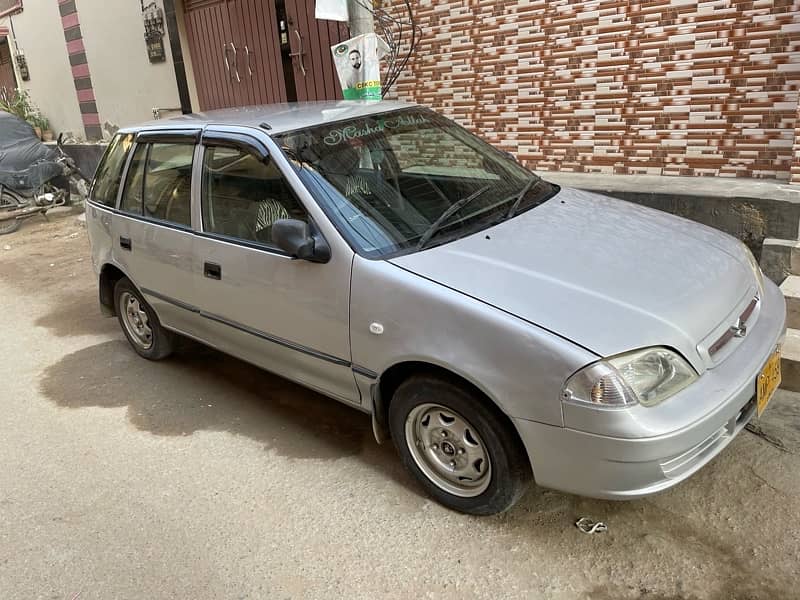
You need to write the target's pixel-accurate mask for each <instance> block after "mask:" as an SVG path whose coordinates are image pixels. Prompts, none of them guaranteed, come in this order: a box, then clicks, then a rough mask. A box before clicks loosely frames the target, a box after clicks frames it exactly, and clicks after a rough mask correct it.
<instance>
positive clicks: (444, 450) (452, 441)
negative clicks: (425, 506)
mask: <svg viewBox="0 0 800 600" xmlns="http://www.w3.org/2000/svg"><path fill="white" fill-rule="evenodd" d="M405 433H406V444H407V445H408V449H409V451H410V452H411V456H412V458H413V459H414V462H415V463H416V465H417V466H418V467H419V469H420V470H421V471H422V472H423V473H424V474H425V476H426V477H427V478H428V479H429V480H430V481H431V482H432V483H433V484H435V485H436V486H437V487H439V488H441V489H442V490H444V491H445V492H448V493H450V494H453V495H454V496H460V497H462V498H474V497H475V496H479V495H480V494H482V493H483V492H485V491H486V488H488V487H489V483H490V482H491V479H492V463H491V460H490V459H489V452H488V450H487V448H486V446H485V444H484V443H483V439H482V438H481V436H480V434H479V433H478V431H477V430H476V429H475V427H473V426H472V424H471V423H470V422H469V421H467V420H466V419H465V418H464V417H463V416H461V415H460V414H458V413H457V412H456V411H454V410H452V409H449V408H446V407H444V406H442V405H440V404H433V403H426V404H421V405H419V406H417V407H415V408H414V409H413V410H412V411H411V412H410V413H409V414H408V417H406V426H405Z"/></svg>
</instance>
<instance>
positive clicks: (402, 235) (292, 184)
mask: <svg viewBox="0 0 800 600" xmlns="http://www.w3.org/2000/svg"><path fill="white" fill-rule="evenodd" d="M86 212H87V222H88V227H89V235H90V238H91V245H92V259H93V262H94V266H95V269H96V270H97V273H98V276H99V288H100V303H101V305H102V308H103V310H104V311H105V312H106V313H107V314H109V315H116V316H117V317H118V318H119V321H120V324H121V326H122V330H123V331H124V333H125V335H126V336H127V339H128V340H129V341H130V343H131V345H132V346H133V349H134V350H135V351H136V352H138V353H139V354H140V355H141V356H143V357H145V358H148V359H152V360H157V359H163V358H165V357H166V356H168V355H169V354H170V352H171V351H172V349H173V346H174V343H175V339H176V335H180V336H186V337H188V338H191V339H194V340H198V341H200V342H202V343H205V344H208V345H209V346H213V347H214V348H218V349H219V350H221V351H223V352H226V353H229V354H231V355H233V356H236V357H239V358H241V359H243V360H245V361H248V362H250V363H253V364H255V365H258V366H260V367H263V368H264V369H267V370H269V371H271V372H273V373H276V374H278V375H280V376H283V377H286V378H288V379H291V380H293V381H296V382H299V383H300V384H302V385H305V386H307V387H309V388H312V389H314V390H317V391H318V392H320V393H322V394H325V395H327V396H329V397H331V398H333V399H335V400H338V401H341V402H344V403H346V404H349V405H351V406H354V407H356V408H358V409H361V410H362V411H364V412H366V413H369V414H370V415H371V418H372V422H373V428H374V431H375V435H376V437H377V438H378V440H379V441H381V440H383V439H388V438H391V439H392V440H393V441H394V444H395V445H396V447H397V450H398V452H399V454H400V456H401V458H402V460H403V462H404V463H405V466H406V467H407V468H408V469H409V470H410V472H411V473H412V474H413V475H414V476H415V477H416V478H417V479H418V480H419V482H420V484H421V485H422V487H424V488H425V489H426V490H427V492H428V493H430V494H431V495H432V496H433V497H435V498H436V499H437V500H438V501H439V502H441V503H442V504H444V505H446V506H448V507H451V508H454V509H456V510H460V511H464V512H467V513H473V514H492V513H496V512H499V511H503V510H506V509H508V508H509V507H511V506H512V505H513V504H514V503H515V502H516V501H517V500H518V499H519V498H520V496H521V495H522V494H523V491H524V490H525V489H526V486H527V485H528V483H529V482H531V481H535V483H536V484H537V485H538V486H542V487H548V488H553V489H556V490H563V491H566V492H571V493H575V494H581V495H585V496H592V497H597V498H611V499H626V498H636V497H640V496H644V495H647V494H652V493H654V492H658V491H660V490H664V489H666V488H669V487H670V486H673V485H675V484H677V483H678V482H680V481H682V480H684V479H686V478H687V477H689V476H690V475H691V474H692V473H694V472H696V471H697V470H698V469H700V468H701V467H702V466H703V465H705V464H706V463H708V462H709V461H710V460H711V459H712V458H713V457H714V456H715V455H717V454H718V453H719V452H720V451H721V450H722V449H723V448H724V447H725V446H726V445H727V444H728V443H729V442H730V441H731V440H732V439H733V437H734V436H736V435H737V434H738V433H739V432H740V431H741V430H742V428H743V427H744V426H745V424H747V423H748V421H750V420H751V419H752V418H754V416H755V415H760V414H761V412H762V411H763V410H764V409H765V407H766V405H767V403H768V402H769V399H770V397H771V395H772V393H773V392H774V390H775V388H776V387H777V386H778V383H779V382H780V350H779V349H780V344H781V341H782V337H783V336H784V331H785V324H784V321H785V306H784V300H783V298H782V296H781V294H780V293H779V291H778V289H777V288H776V286H775V285H774V284H773V283H772V282H771V281H769V280H766V279H764V277H763V276H762V274H761V271H760V270H759V267H758V264H757V263H756V261H755V259H754V258H753V255H752V254H751V253H750V251H749V250H748V249H747V248H746V247H745V246H744V245H743V244H742V243H741V242H739V241H737V240H736V239H734V238H732V237H729V236H727V235H725V234H723V233H720V232H718V231H715V230H713V229H709V228H708V227H704V226H702V225H699V224H697V223H693V222H690V221H687V220H684V219H681V218H678V217H675V216H671V215H668V214H665V213H662V212H658V211H655V210H650V209H647V208H643V207H641V206H637V205H634V204H629V203H627V202H623V201H619V200H614V199H611V198H606V197H603V196H599V195H597V194H591V193H586V192H582V191H578V190H574V189H562V188H560V187H558V186H557V185H553V184H551V183H548V182H547V181H545V180H544V179H541V178H539V177H537V176H536V175H534V174H532V173H531V172H530V171H528V170H526V169H525V168H524V167H523V166H521V165H520V164H518V163H517V162H516V161H515V160H513V158H512V157H511V156H510V155H508V154H507V153H505V152H502V151H500V150H498V149H496V148H494V147H492V146H490V145H489V144H487V143H485V142H484V141H482V140H480V139H479V138H477V137H475V136H474V135H472V134H470V133H468V132H467V131H466V130H464V129H462V128H461V127H459V126H458V125H456V124H455V123H453V122H452V121H450V120H448V119H446V118H444V117H442V116H440V115H438V114H436V113H434V112H433V111H431V110H428V109H426V108H423V107H419V106H415V105H408V104H401V103H395V102H378V103H354V102H340V103H324V104H297V105H280V106H265V107H255V108H246V109H238V110H230V111H222V112H211V113H208V114H200V115H190V116H186V117H181V118H178V119H175V120H169V121H158V122H155V123H153V124H149V125H142V126H139V127H131V128H127V129H122V130H121V131H120V132H119V133H118V134H117V135H116V137H115V138H114V139H113V141H112V143H111V144H110V146H109V149H108V151H107V152H106V155H105V157H104V158H103V161H102V163H101V165H100V166H99V168H98V172H97V176H96V179H95V181H94V184H93V187H92V190H91V197H90V200H89V202H88V203H87V208H86Z"/></svg>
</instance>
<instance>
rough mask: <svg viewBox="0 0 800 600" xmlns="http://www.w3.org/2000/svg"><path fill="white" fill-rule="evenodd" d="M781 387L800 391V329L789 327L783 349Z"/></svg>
mask: <svg viewBox="0 0 800 600" xmlns="http://www.w3.org/2000/svg"><path fill="white" fill-rule="evenodd" d="M781 379H782V381H781V389H784V390H789V391H791V392H800V330H798V329H788V330H787V331H786V341H785V342H784V343H783V348H782V349H781Z"/></svg>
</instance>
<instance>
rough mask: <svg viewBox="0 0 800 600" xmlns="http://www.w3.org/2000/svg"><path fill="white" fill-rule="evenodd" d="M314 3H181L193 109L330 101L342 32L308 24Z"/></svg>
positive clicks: (336, 92) (340, 27)
mask: <svg viewBox="0 0 800 600" xmlns="http://www.w3.org/2000/svg"><path fill="white" fill-rule="evenodd" d="M314 4H315V0H294V1H291V2H286V1H285V0H186V2H185V14H184V18H185V21H186V31H187V37H188V42H189V51H190V53H191V56H192V63H193V65H194V71H195V78H196V80H197V81H196V83H197V92H198V97H199V98H198V99H199V102H200V109H201V110H209V109H215V108H225V107H230V106H246V105H252V104H272V103H278V102H293V101H295V100H297V101H315V100H336V99H340V98H342V90H341V86H340V84H339V78H338V76H337V74H336V68H335V67H334V64H333V56H332V55H331V50H330V48H331V46H333V45H335V44H337V43H339V42H340V41H342V40H345V39H347V38H348V37H349V32H348V29H347V26H346V25H345V24H343V23H338V22H334V21H318V20H317V19H315V18H314Z"/></svg>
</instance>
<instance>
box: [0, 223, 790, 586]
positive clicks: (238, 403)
mask: <svg viewBox="0 0 800 600" xmlns="http://www.w3.org/2000/svg"><path fill="white" fill-rule="evenodd" d="M0 299H1V300H2V304H0V310H2V313H0V357H2V358H0V597H2V598H26V599H27V598H47V599H67V600H77V599H78V598H79V599H80V600H88V599H95V598H97V599H108V598H252V599H256V598H259V599H261V598H269V599H273V598H275V599H285V598H312V599H317V598H319V599H329V598H348V599H350V598H352V599H356V598H365V599H373V598H459V599H460V598H465V599H469V598H491V599H505V598H525V599H529V598H556V599H567V598H569V599H572V598H578V599H596V600H600V599H603V600H611V599H630V598H644V599H647V600H656V599H658V600H666V599H679V598H680V599H706V598H709V599H719V600H730V599H769V600H781V599H789V598H800V590H799V589H798V577H800V527H798V514H800V396H798V395H793V394H789V393H785V392H779V394H778V395H777V396H776V397H775V398H774V399H773V403H772V404H771V405H770V407H769V409H768V410H767V412H766V414H765V416H764V418H763V419H762V420H761V423H760V426H761V427H762V429H763V431H764V433H765V435H766V437H767V438H769V439H765V437H763V436H757V435H754V434H753V433H750V432H743V433H742V434H741V435H739V436H738V437H737V439H736V440H734V442H733V443H732V444H731V445H730V446H729V447H728V448H727V449H726V450H725V451H724V452H723V453H722V455H720V456H719V457H718V458H717V459H715V460H714V461H713V462H712V463H711V464H710V465H708V466H707V467H706V468H705V469H703V470H701V471H700V472H699V473H698V474H697V475H695V476H694V477H692V478H691V479H690V480H688V481H687V482H685V483H683V484H681V485H679V486H678V487H677V488H674V489H672V490H670V491H667V492H665V493H662V494H659V495H656V496H654V497H651V498H648V499H645V500H637V501H631V502H624V503H614V502H603V501H597V500H589V499H585V498H579V497H576V496H570V495H564V494H560V493H556V492H551V491H546V490H539V489H531V490H530V491H529V492H528V494H527V495H526V497H525V498H524V499H523V501H522V502H521V503H520V504H519V505H518V506H517V507H516V508H515V509H513V510H512V511H510V512H509V513H507V514H504V515H501V516H497V517H491V518H475V517H468V516H464V515H461V514H457V513H454V512H451V511H448V510H446V509H444V508H442V507H441V506H439V505H437V504H435V503H433V502H432V501H430V500H429V499H428V498H427V497H425V496H424V494H423V493H422V492H421V490H420V489H419V488H418V487H417V486H416V485H415V483H414V481H413V480H412V479H411V478H410V477H409V476H407V475H406V474H405V473H404V471H403V470H402V469H401V467H400V464H399V460H398V459H397V457H396V456H395V453H394V450H393V448H392V447H391V446H387V445H384V446H378V445H377V444H376V443H375V441H374V440H373V439H372V435H371V430H370V423H369V420H368V418H367V417H366V416H365V415H363V414H361V413H359V412H357V411H355V410H353V409H351V408H348V407H345V406H343V405H339V404H337V403H335V402H333V401H330V400H327V399H325V398H322V397H320V396H318V395H316V394H314V393H312V392H309V391H306V390H304V389H302V388H300V387H297V386H295V385H293V384H291V383H289V382H287V381H285V380H282V379H280V378H277V377H275V376H272V375H270V374H268V373H265V372H263V371H259V370H258V369H255V368H253V367H251V366H248V365H246V364H244V363H242V362H239V361H237V360H234V359H231V358H228V357H226V356H224V355H221V354H219V353H217V352H214V351H211V350H208V349H204V348H201V347H198V346H196V345H187V346H186V347H185V348H183V349H182V350H181V352H179V354H178V355H177V356H175V357H174V358H172V359H170V360H168V361H165V362H162V363H158V364H154V363H149V362H147V361H144V360H142V359H140V358H138V357H137V356H136V355H135V354H134V353H133V351H132V350H130V349H129V347H128V346H127V344H126V342H125V341H124V338H123V336H122V333H121V332H120V330H119V327H118V325H117V322H116V320H113V319H104V318H102V317H101V316H100V313H99V309H98V304H97V290H96V282H95V279H94V276H93V274H92V271H91V262H90V258H89V249H88V241H87V238H86V233H85V230H84V229H83V228H81V227H80V225H79V224H78V223H77V221H76V215H75V214H62V215H60V216H58V217H54V218H53V219H52V221H51V222H50V223H44V222H43V221H40V220H38V219H37V220H34V221H29V222H27V223H26V224H24V225H23V227H22V229H21V230H20V231H18V232H17V233H15V234H12V235H9V236H3V237H2V238H0ZM581 516H589V517H591V518H593V519H600V520H603V521H605V522H606V523H607V524H608V531H607V532H606V533H602V534H595V535H592V536H590V535H585V534H583V533H581V532H580V531H578V530H577V529H576V528H575V526H574V522H575V520H576V519H577V518H579V517H581Z"/></svg>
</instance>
